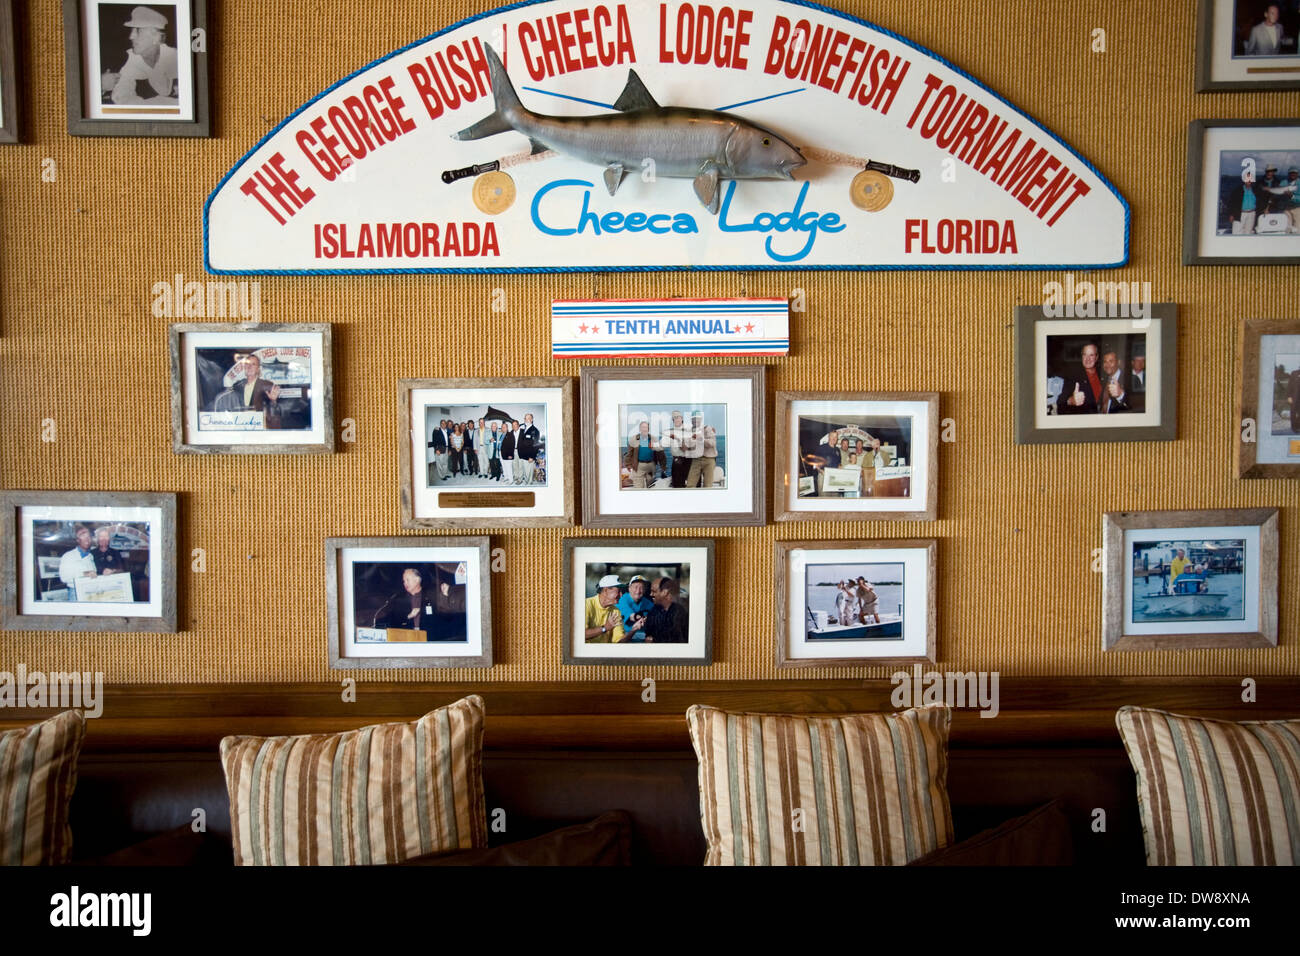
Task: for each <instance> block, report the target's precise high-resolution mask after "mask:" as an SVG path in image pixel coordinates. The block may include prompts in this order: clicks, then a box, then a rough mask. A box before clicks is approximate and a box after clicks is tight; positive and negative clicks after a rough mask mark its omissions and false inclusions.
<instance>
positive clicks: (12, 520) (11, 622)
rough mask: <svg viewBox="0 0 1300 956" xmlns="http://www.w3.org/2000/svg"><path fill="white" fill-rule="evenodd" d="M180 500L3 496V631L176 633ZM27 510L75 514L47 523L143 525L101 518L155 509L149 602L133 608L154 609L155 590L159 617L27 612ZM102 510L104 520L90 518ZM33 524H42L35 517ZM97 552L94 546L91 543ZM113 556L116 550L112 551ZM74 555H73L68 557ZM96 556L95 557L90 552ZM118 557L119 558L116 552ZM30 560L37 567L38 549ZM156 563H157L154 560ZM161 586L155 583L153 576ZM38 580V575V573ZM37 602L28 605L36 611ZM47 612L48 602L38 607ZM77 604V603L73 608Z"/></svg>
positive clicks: (123, 494) (94, 494)
mask: <svg viewBox="0 0 1300 956" xmlns="http://www.w3.org/2000/svg"><path fill="white" fill-rule="evenodd" d="M176 498H177V496H176V495H175V494H174V493H172V492H135V491H0V536H2V538H0V540H3V541H4V547H3V554H4V559H3V565H2V566H0V573H2V574H3V582H2V584H0V587H2V594H3V602H4V603H3V606H2V607H0V615H2V616H3V627H4V629H5V630H9V631H15V630H28V631H53V630H65V631H96V632H115V633H165V634H171V633H175V631H176V574H177V565H176V541H177V528H176V510H177V509H176ZM27 508H34V509H35V508H57V509H66V511H68V512H71V513H72V514H64V515H56V516H51V517H50V518H47V519H46V520H63V521H82V522H96V521H98V522H111V521H114V520H116V522H117V523H122V522H125V521H134V522H139V521H140V520H142V519H140V518H138V517H137V518H129V517H125V516H123V517H119V518H117V519H114V518H113V516H112V515H111V514H107V513H102V512H103V511H104V510H105V509H111V508H117V509H122V510H125V509H151V510H152V509H156V510H157V511H158V512H159V516H158V521H159V524H160V525H161V527H160V528H158V529H157V531H156V532H155V530H154V529H152V528H151V529H150V532H149V558H148V561H149V563H148V569H149V576H148V577H149V590H150V596H149V599H148V600H146V601H143V602H140V601H135V602H134V603H137V604H139V603H143V604H154V603H155V602H154V601H153V592H154V591H155V590H156V591H157V594H158V600H157V602H156V606H157V609H158V611H157V613H156V614H123V615H100V614H85V613H81V614H77V613H70V614H44V613H32V612H31V611H30V610H27V611H25V610H24V600H25V599H24V597H23V595H22V594H21V593H20V588H23V589H24V590H25V584H26V583H27V582H28V581H29V580H31V578H30V577H29V575H32V574H33V569H32V568H30V567H24V561H25V554H26V548H25V547H24V546H23V545H22V543H21V541H20V535H21V534H22V533H23V531H24V528H25V525H24V521H23V519H22V512H23V510H24V509H27ZM96 509H99V510H100V511H101V514H99V515H97V516H95V515H92V514H91V512H93V511H94V510H96ZM77 511H81V512H84V513H85V516H84V517H81V518H77V517H74V516H73V515H75V514H76V512H77ZM33 520H40V519H37V518H35V516H33ZM92 548H93V540H92ZM110 551H114V549H110ZM69 553H70V551H69ZM92 553H93V551H92ZM115 553H118V554H119V556H120V552H116V551H115ZM32 557H33V558H35V559H36V560H38V561H39V558H38V557H37V556H36V555H35V553H34V549H33V554H32ZM155 558H156V560H155ZM155 573H156V574H157V576H158V578H159V580H158V581H157V582H156V583H155V580H154V574H155ZM37 576H38V577H39V576H40V575H39V572H37ZM37 603H38V602H36V601H32V602H30V605H31V606H36V605H37ZM40 603H41V605H42V606H43V604H44V602H40ZM72 603H76V602H72Z"/></svg>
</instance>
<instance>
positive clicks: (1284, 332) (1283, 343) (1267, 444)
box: [1233, 319, 1300, 478]
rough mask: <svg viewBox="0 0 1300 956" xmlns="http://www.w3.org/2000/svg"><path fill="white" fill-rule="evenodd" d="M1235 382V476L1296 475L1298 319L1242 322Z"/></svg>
mask: <svg viewBox="0 0 1300 956" xmlns="http://www.w3.org/2000/svg"><path fill="white" fill-rule="evenodd" d="M1237 387H1238V389H1239V390H1240V391H1239V392H1238V397H1237V416H1236V418H1235V419H1233V420H1234V421H1237V422H1241V423H1243V424H1242V427H1241V429H1239V430H1238V432H1237V441H1236V453H1237V454H1236V459H1237V477H1238V478H1300V319H1286V320H1272V319H1247V320H1246V321H1245V322H1244V323H1243V324H1242V326H1241V329H1240V330H1239V332H1238V338H1237ZM1247 422H1253V423H1254V432H1253V435H1252V436H1251V440H1250V441H1247V440H1246V434H1245V431H1246V428H1247V426H1246V424H1245V423H1247Z"/></svg>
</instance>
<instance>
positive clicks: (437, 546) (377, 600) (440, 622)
mask: <svg viewBox="0 0 1300 956" xmlns="http://www.w3.org/2000/svg"><path fill="white" fill-rule="evenodd" d="M487 542H488V539H487V538H483V537H477V538H471V537H464V538H354V539H347V538H331V539H328V540H327V541H326V575H327V580H326V595H327V600H328V603H329V640H330V645H329V651H330V666H331V667H452V666H455V667H488V666H491V663H492V645H491V633H490V618H491V599H490V594H489V584H488V574H489V571H488V564H487V561H488V544H487Z"/></svg>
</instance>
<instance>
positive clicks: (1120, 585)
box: [1102, 508, 1278, 651]
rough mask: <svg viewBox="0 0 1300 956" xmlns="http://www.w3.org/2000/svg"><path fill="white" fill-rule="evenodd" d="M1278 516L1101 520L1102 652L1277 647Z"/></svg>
mask: <svg viewBox="0 0 1300 956" xmlns="http://www.w3.org/2000/svg"><path fill="white" fill-rule="evenodd" d="M1277 520H1278V519H1277V509H1276V508H1238V509H1229V510H1222V511H1143V512H1136V511H1130V512H1119V513H1114V514H1107V515H1104V516H1103V524H1102V532H1103V540H1102V544H1103V562H1104V565H1103V569H1102V648H1103V649H1104V650H1107V651H1150V650H1188V649H1193V648H1205V647H1276V646H1277Z"/></svg>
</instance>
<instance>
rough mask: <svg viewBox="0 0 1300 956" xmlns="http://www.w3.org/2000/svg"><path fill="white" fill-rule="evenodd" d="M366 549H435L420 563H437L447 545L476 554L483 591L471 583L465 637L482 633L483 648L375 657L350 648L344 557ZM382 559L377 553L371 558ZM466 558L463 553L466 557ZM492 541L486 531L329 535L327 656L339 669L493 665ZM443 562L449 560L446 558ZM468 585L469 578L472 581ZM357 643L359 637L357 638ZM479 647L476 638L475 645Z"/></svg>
mask: <svg viewBox="0 0 1300 956" xmlns="http://www.w3.org/2000/svg"><path fill="white" fill-rule="evenodd" d="M362 549H365V550H367V551H370V552H374V553H375V554H380V553H382V552H384V551H392V552H394V554H395V555H396V554H397V553H398V552H410V551H415V550H423V551H428V552H430V555H429V559H426V560H424V561H421V562H418V563H434V560H435V555H434V552H435V551H437V550H439V549H442V550H444V551H448V550H450V551H452V552H453V553H454V552H459V553H460V554H462V555H463V554H467V553H473V554H475V555H476V558H475V560H476V561H477V579H476V580H477V583H478V590H477V593H476V594H474V593H472V592H470V591H469V589H468V587H467V590H466V595H465V606H466V611H467V617H466V625H467V627H468V628H469V631H468V632H467V635H466V639H467V641H468V640H469V639H470V635H471V634H473V635H476V636H477V642H478V643H477V647H478V649H479V653H477V654H472V655H470V654H466V655H432V654H430V655H424V654H411V655H394V656H372V655H363V654H359V653H357V652H356V650H355V649H354V650H353V652H352V653H349V652H348V649H347V641H346V636H345V634H344V629H343V620H342V617H341V615H342V613H343V610H344V609H345V608H346V607H347V606H349V603H350V595H351V590H352V589H351V585H350V583H349V582H348V581H347V580H345V579H344V578H343V576H342V575H341V574H340V565H341V564H342V563H343V562H344V560H345V552H347V551H350V550H362ZM370 560H372V561H374V562H378V561H379V560H380V559H379V558H378V557H376V558H373V559H370ZM406 560H408V561H412V562H414V561H415V560H416V559H415V558H413V557H408V558H407V559H406ZM461 560H463V558H462V559H461ZM490 561H491V544H490V539H489V538H488V537H487V536H486V535H483V536H478V537H470V536H464V537H425V536H402V537H380V538H326V539H325V602H326V632H325V643H326V655H327V659H328V661H329V666H330V668H331V669H334V670H386V669H388V668H421V667H429V668H445V667H491V666H492V574H491V565H490ZM441 563H450V562H449V561H443V562H441ZM467 584H468V582H467ZM471 608H477V618H478V627H477V628H475V627H474V617H473V615H472V614H469V611H470V609H471ZM354 643H355V642H354ZM434 643H439V642H428V643H425V644H419V643H415V644H412V646H413V647H415V646H422V647H427V646H429V644H434ZM443 646H447V645H443ZM467 646H470V647H472V646H474V645H473V644H472V642H471V644H470V645H467Z"/></svg>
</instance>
